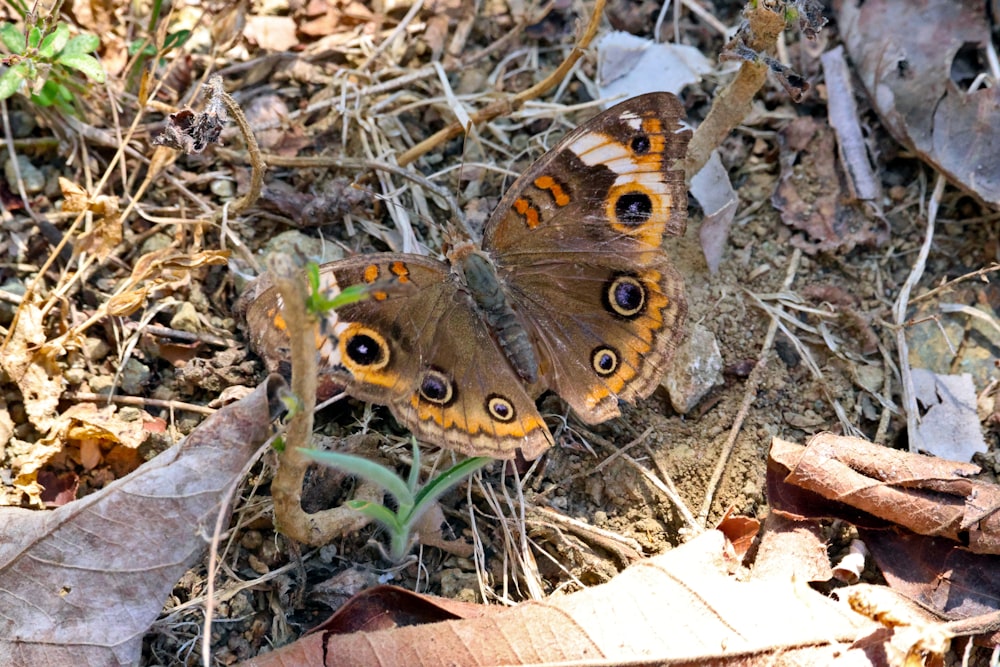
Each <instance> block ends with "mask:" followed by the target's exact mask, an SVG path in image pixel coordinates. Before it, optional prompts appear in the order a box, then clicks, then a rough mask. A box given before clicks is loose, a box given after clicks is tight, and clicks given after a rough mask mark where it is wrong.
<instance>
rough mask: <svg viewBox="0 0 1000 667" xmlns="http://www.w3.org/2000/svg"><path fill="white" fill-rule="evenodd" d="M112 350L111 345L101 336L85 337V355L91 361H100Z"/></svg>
mask: <svg viewBox="0 0 1000 667" xmlns="http://www.w3.org/2000/svg"><path fill="white" fill-rule="evenodd" d="M110 351H111V347H110V346H109V345H108V344H107V343H106V342H104V340H103V339H101V338H93V337H90V336H88V337H86V338H84V339H83V356H85V357H86V358H87V359H88V360H90V361H100V360H101V359H103V358H104V357H106V356H108V352H110Z"/></svg>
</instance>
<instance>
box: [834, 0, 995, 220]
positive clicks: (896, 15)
mask: <svg viewBox="0 0 1000 667" xmlns="http://www.w3.org/2000/svg"><path fill="white" fill-rule="evenodd" d="M988 4H989V3H986V4H984V3H977V2H953V1H952V0H926V1H925V2H894V1H892V0H866V1H865V2H861V1H860V0H851V1H849V2H844V3H843V4H842V5H841V8H840V15H839V17H838V23H839V25H840V34H841V35H843V37H844V42H845V45H846V46H847V51H848V53H849V54H850V57H851V62H852V63H853V64H854V66H855V70H856V72H857V73H858V75H859V76H860V78H861V81H862V83H863V84H864V86H865V87H866V88H867V89H868V97H869V98H870V99H871V102H872V105H873V106H874V107H875V110H876V111H877V112H878V114H879V116H880V117H881V119H882V122H883V123H884V124H885V126H886V128H887V129H888V130H889V132H891V133H892V135H893V137H895V138H896V140H897V141H899V142H900V143H902V144H904V145H906V146H908V147H909V148H911V149H912V150H914V151H915V152H916V153H917V154H919V155H920V157H921V158H923V159H924V160H926V161H928V162H930V163H931V164H932V165H934V168H935V169H938V170H940V171H942V172H944V173H945V174H946V175H947V176H948V178H950V179H952V180H953V181H955V182H957V183H958V184H960V185H961V186H962V187H964V188H966V189H967V190H969V191H971V192H974V193H975V194H976V195H978V196H979V197H981V198H982V199H983V200H985V201H987V202H989V203H991V204H997V203H1000V162H998V161H997V160H996V154H997V137H1000V114H998V113H996V109H997V107H998V106H1000V88H998V87H997V86H987V87H982V88H980V89H979V90H977V91H975V92H971V93H970V92H967V88H968V84H969V80H967V79H966V78H965V76H964V75H960V73H961V72H962V71H963V69H964V68H963V67H962V65H963V63H962V62H961V58H960V57H959V54H960V53H961V52H962V51H963V50H965V52H967V53H969V52H971V53H975V52H976V50H979V51H980V52H981V51H982V50H984V49H985V48H986V46H987V45H988V44H989V42H990V23H989V21H988V19H987V11H988ZM969 47H973V48H972V49H970V48H969ZM969 64H970V65H972V63H969ZM974 67H975V66H974V65H973V69H972V70H971V71H969V75H970V76H971V75H973V74H974V73H975V69H974ZM953 73H954V74H955V75H956V76H955V77H954V79H953Z"/></svg>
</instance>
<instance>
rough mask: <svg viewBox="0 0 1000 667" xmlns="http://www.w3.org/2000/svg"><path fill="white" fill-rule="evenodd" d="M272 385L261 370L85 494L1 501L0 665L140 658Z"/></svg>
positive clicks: (272, 405)
mask: <svg viewBox="0 0 1000 667" xmlns="http://www.w3.org/2000/svg"><path fill="white" fill-rule="evenodd" d="M282 386H284V383H283V381H282V380H281V379H280V378H279V377H277V376H270V377H269V378H268V379H267V380H266V381H265V382H264V383H263V384H262V385H260V387H258V388H257V390H256V391H255V392H254V393H253V394H251V395H250V396H249V397H247V398H246V399H244V400H242V401H240V402H238V403H233V404H232V405H229V406H227V407H225V408H223V409H222V410H220V411H219V412H217V413H216V414H214V415H213V416H211V417H209V418H208V419H207V420H205V421H204V422H203V423H202V424H201V425H200V426H199V427H198V428H196V429H195V430H194V431H193V432H192V433H191V434H190V435H189V436H188V437H187V438H185V439H184V440H183V441H182V442H181V443H180V444H178V445H175V446H174V447H171V448H170V449H168V450H167V451H165V452H163V453H162V454H160V455H159V456H157V457H156V458H154V459H153V460H152V461H150V462H148V463H146V464H145V465H143V466H142V467H140V468H139V469H137V470H136V471H135V472H133V473H132V474H131V475H129V476H128V477H125V478H122V479H119V480H118V481H116V482H114V483H112V484H111V485H109V486H107V487H106V488H104V489H102V490H101V491H99V492H97V493H95V494H93V495H90V496H87V497H86V498H83V499H81V500H77V501H75V502H72V503H69V504H68V505H64V506H63V507H60V508H59V509H57V510H54V511H52V512H32V511H28V510H22V509H19V508H0V523H2V525H3V526H4V539H3V540H0V609H3V613H2V614H0V664H2V665H5V666H9V667H22V666H23V667H29V666H30V667H35V666H36V665H80V666H84V667H86V666H97V665H102V666H104V665H136V664H139V658H140V656H141V651H142V636H143V634H144V633H145V632H146V630H147V629H148V628H149V626H150V624H151V623H152V622H153V621H154V620H155V619H156V617H157V615H158V614H159V613H160V611H161V609H162V607H163V604H164V602H165V601H166V599H167V596H168V595H169V594H170V591H171V590H172V589H173V587H174V585H175V584H176V582H177V580H178V579H179V578H180V576H181V575H182V574H183V573H184V571H185V570H187V568H188V567H190V565H191V564H192V563H194V562H195V561H197V560H198V559H199V558H201V557H202V554H203V553H204V551H205V548H206V543H205V539H204V537H203V531H204V530H205V527H206V526H210V525H212V524H213V523H214V521H215V517H216V515H217V514H218V512H219V510H220V507H219V504H220V502H221V500H222V498H223V497H224V495H225V494H226V493H227V490H228V489H229V488H230V487H231V486H232V485H233V484H236V483H237V482H238V481H239V478H240V475H241V473H242V471H243V468H244V465H245V464H246V462H247V460H248V459H249V457H250V456H251V455H252V454H253V453H254V452H255V451H256V450H257V449H258V447H259V446H260V445H261V444H262V443H263V442H264V441H266V440H267V438H268V436H269V434H270V422H271V415H272V414H274V410H275V409H277V408H278V406H279V405H280V402H279V401H278V400H277V399H276V394H277V392H278V390H279V388H280V387H282Z"/></svg>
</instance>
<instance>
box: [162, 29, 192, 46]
mask: <svg viewBox="0 0 1000 667" xmlns="http://www.w3.org/2000/svg"><path fill="white" fill-rule="evenodd" d="M190 36H191V31H190V30H178V31H177V32H172V33H170V34H169V35H167V38H166V39H164V40H163V50H164V51H167V50H169V49H172V48H175V47H178V46H181V45H182V44H184V42H186V41H188V37H190Z"/></svg>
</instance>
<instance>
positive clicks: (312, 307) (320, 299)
mask: <svg viewBox="0 0 1000 667" xmlns="http://www.w3.org/2000/svg"><path fill="white" fill-rule="evenodd" d="M306 279H307V280H308V281H309V295H308V296H307V297H306V310H307V311H309V312H310V313H312V314H313V315H317V316H323V315H324V314H326V313H327V312H328V311H331V310H336V309H337V308H340V307H342V306H347V305H349V304H352V303H357V302H358V301H363V300H365V299H367V298H368V292H369V287H368V286H367V285H351V286H349V287H346V288H344V289H343V290H341V291H340V292H338V293H337V294H336V295H335V296H334V297H333V298H332V299H331V298H329V297H328V296H327V295H326V294H325V293H324V292H323V290H322V288H321V285H320V282H319V265H318V264H317V263H316V262H309V263H308V264H306Z"/></svg>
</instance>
